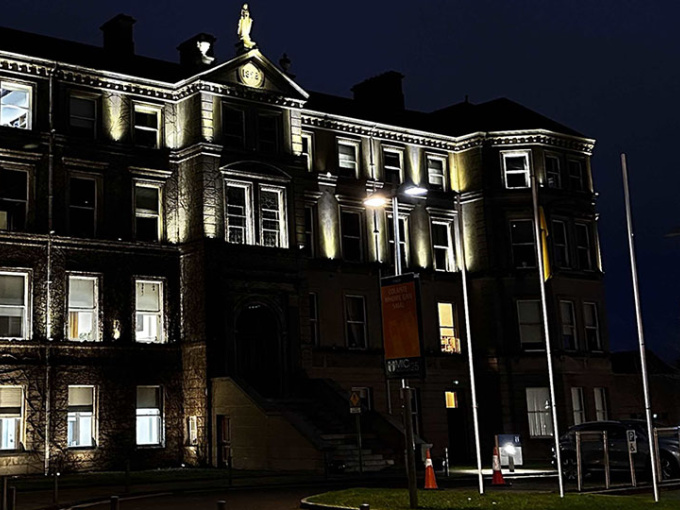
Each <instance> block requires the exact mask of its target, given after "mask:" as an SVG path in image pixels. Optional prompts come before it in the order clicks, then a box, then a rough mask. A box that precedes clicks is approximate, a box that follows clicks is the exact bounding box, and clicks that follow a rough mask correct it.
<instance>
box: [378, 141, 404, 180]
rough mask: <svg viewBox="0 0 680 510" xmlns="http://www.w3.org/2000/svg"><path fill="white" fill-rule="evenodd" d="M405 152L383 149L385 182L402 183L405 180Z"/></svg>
mask: <svg viewBox="0 0 680 510" xmlns="http://www.w3.org/2000/svg"><path fill="white" fill-rule="evenodd" d="M403 167H404V153H403V152H402V151H401V150H397V149H386V148H385V149H383V175H384V179H385V182H390V183H392V184H401V182H402V181H403V180H404V174H403V172H404V170H403Z"/></svg>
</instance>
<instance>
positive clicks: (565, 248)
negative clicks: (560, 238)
mask: <svg viewBox="0 0 680 510" xmlns="http://www.w3.org/2000/svg"><path fill="white" fill-rule="evenodd" d="M557 224H560V225H561V227H560V228H561V229H562V233H563V234H564V243H563V244H562V243H558V242H557V235H556V232H557V228H555V226H556V225H557ZM551 226H552V230H553V234H552V235H551V236H550V237H551V239H552V246H553V258H554V264H555V267H558V268H562V269H568V268H571V260H570V258H571V257H570V253H569V230H568V229H567V222H566V221H564V220H560V219H554V220H552V222H551ZM558 252H562V255H563V256H564V262H563V263H560V260H559V257H558V255H557V254H558Z"/></svg>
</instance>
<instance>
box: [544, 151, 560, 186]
mask: <svg viewBox="0 0 680 510" xmlns="http://www.w3.org/2000/svg"><path fill="white" fill-rule="evenodd" d="M545 173H546V175H547V177H548V187H549V188H561V187H562V176H561V175H560V160H559V159H558V158H556V157H555V156H546V157H545Z"/></svg>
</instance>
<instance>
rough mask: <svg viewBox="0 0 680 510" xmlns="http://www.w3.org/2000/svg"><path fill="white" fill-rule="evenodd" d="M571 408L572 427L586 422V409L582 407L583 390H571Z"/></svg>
mask: <svg viewBox="0 0 680 510" xmlns="http://www.w3.org/2000/svg"><path fill="white" fill-rule="evenodd" d="M571 408H572V410H573V417H574V425H580V424H581V423H584V422H585V421H586V408H585V406H584V405H583V388H572V389H571Z"/></svg>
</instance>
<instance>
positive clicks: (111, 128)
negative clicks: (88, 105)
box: [102, 92, 130, 142]
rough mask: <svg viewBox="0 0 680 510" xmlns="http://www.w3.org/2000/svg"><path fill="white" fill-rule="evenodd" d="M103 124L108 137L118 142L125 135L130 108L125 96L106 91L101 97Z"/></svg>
mask: <svg viewBox="0 0 680 510" xmlns="http://www.w3.org/2000/svg"><path fill="white" fill-rule="evenodd" d="M102 114H103V115H102V116H103V119H102V120H103V124H104V129H105V130H106V133H107V134H108V136H109V138H110V139H111V140H113V141H114V142H120V141H121V140H123V138H124V137H125V134H126V133H127V130H128V124H129V120H130V108H129V106H128V104H127V101H126V100H125V97H124V96H122V95H120V94H116V93H113V92H111V93H107V94H105V95H104V97H103V98H102Z"/></svg>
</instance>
